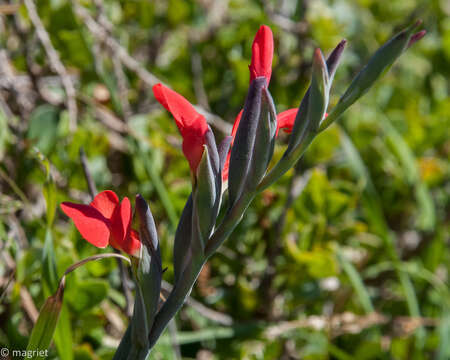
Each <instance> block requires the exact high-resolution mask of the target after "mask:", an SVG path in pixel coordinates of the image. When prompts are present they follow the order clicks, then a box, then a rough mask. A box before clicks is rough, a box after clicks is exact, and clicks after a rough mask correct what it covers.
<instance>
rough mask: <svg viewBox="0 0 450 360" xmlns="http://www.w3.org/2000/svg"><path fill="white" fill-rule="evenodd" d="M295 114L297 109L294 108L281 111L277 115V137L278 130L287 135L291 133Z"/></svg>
mask: <svg viewBox="0 0 450 360" xmlns="http://www.w3.org/2000/svg"><path fill="white" fill-rule="evenodd" d="M297 112H298V109H297V108H294V109H289V110H286V111H283V112H281V113H279V114H278V115H277V135H278V131H279V130H280V129H283V130H284V131H285V132H287V133H290V132H292V128H293V127H294V122H295V116H296V115H297Z"/></svg>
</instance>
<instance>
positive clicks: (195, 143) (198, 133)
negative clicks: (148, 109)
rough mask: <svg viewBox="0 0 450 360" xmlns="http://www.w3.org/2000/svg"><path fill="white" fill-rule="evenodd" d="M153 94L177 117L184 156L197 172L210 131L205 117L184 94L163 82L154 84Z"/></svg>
mask: <svg viewBox="0 0 450 360" xmlns="http://www.w3.org/2000/svg"><path fill="white" fill-rule="evenodd" d="M153 94H154V95H155V98H156V100H158V101H159V102H160V103H161V105H162V106H164V107H165V108H166V110H167V111H169V112H170V113H171V114H172V115H173V117H174V118H175V122H176V124H177V126H178V130H180V133H181V136H182V137H183V153H184V156H186V159H187V160H188V161H189V166H190V167H191V171H192V172H193V173H194V174H195V170H196V169H197V166H198V164H199V162H200V160H201V158H202V155H203V145H204V144H205V134H206V132H207V131H208V125H207V124H206V120H205V117H204V116H203V115H200V114H199V113H198V112H197V111H196V110H195V109H194V107H193V106H192V105H191V103H190V102H189V101H187V100H186V99H185V98H184V97H183V96H181V95H180V94H178V93H177V92H175V91H173V90H171V89H169V88H168V87H166V86H164V85H162V84H156V85H155V86H153Z"/></svg>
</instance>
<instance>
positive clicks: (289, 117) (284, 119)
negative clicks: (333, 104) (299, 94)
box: [276, 108, 328, 136]
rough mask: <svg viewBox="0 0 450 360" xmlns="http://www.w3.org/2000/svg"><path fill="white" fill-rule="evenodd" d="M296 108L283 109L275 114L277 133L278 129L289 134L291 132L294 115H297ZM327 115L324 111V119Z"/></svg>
mask: <svg viewBox="0 0 450 360" xmlns="http://www.w3.org/2000/svg"><path fill="white" fill-rule="evenodd" d="M297 111H298V108H294V109H289V110H286V111H283V112H281V113H279V114H278V115H277V133H276V135H277V136H278V131H279V130H280V129H283V130H284V132H286V133H288V134H290V133H291V132H292V128H293V127H294V122H295V117H296V116H297ZM327 116H328V113H325V115H324V119H325V118H326V117H327Z"/></svg>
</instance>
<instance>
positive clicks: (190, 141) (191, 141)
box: [182, 132, 205, 174]
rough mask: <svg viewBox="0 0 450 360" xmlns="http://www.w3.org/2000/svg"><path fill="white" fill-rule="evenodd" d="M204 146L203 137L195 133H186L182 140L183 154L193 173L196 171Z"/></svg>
mask: <svg viewBox="0 0 450 360" xmlns="http://www.w3.org/2000/svg"><path fill="white" fill-rule="evenodd" d="M204 144H205V137H204V136H198V135H197V134H196V133H195V132H193V133H187V134H186V135H185V136H184V139H183V145H182V148H183V153H184V156H185V157H186V159H187V160H188V161H189V166H190V168H191V170H192V171H193V173H194V174H195V171H196V170H197V166H198V164H199V163H200V160H201V159H202V155H203V151H204V147H203V145H204Z"/></svg>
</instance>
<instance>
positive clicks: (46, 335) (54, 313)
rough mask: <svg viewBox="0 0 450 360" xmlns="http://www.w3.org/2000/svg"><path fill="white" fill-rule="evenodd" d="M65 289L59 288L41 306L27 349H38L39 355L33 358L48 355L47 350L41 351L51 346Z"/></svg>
mask: <svg viewBox="0 0 450 360" xmlns="http://www.w3.org/2000/svg"><path fill="white" fill-rule="evenodd" d="M63 291H64V290H63V289H62V288H61V289H58V291H57V292H56V294H55V295H52V296H50V297H49V298H48V299H47V300H46V301H45V303H44V305H43V306H42V308H41V311H40V313H39V317H38V319H37V321H36V324H35V325H34V327H33V331H32V332H31V336H30V341H29V343H28V346H27V350H37V351H38V354H37V356H33V357H32V359H44V358H45V357H46V356H45V352H43V353H42V355H41V353H40V352H39V351H44V350H46V349H47V348H48V347H49V346H50V343H51V341H52V338H53V334H54V332H55V329H56V324H57V322H58V318H59V316H60V312H61V307H62V300H63ZM39 355H41V356H39Z"/></svg>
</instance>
